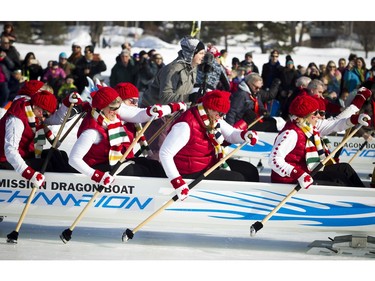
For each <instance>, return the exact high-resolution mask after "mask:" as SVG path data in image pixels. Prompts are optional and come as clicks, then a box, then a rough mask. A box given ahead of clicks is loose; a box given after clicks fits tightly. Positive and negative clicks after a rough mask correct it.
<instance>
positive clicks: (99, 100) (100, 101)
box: [91, 86, 119, 110]
mask: <svg viewBox="0 0 375 281" xmlns="http://www.w3.org/2000/svg"><path fill="white" fill-rule="evenodd" d="M98 87H99V90H97V91H96V92H92V93H91V97H92V103H91V105H92V107H94V108H97V109H100V110H102V109H103V108H105V107H107V106H109V105H110V104H111V103H112V102H113V101H115V100H116V99H117V98H118V97H119V94H118V93H117V92H116V90H115V89H113V88H111V87H101V86H98Z"/></svg>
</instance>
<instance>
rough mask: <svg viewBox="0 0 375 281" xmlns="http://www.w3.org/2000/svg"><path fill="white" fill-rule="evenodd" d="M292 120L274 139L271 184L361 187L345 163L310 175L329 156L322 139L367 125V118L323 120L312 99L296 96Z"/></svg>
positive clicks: (292, 104)
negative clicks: (359, 125) (334, 133)
mask: <svg viewBox="0 0 375 281" xmlns="http://www.w3.org/2000/svg"><path fill="white" fill-rule="evenodd" d="M289 112H290V114H291V119H290V120H289V121H288V122H287V123H286V125H285V127H284V128H283V129H282V131H280V133H279V134H278V136H277V137H276V140H275V143H274V146H273V149H272V151H271V154H270V155H271V156H270V158H269V162H268V163H269V165H270V167H271V169H272V171H271V182H275V183H289V184H297V183H298V184H299V185H300V186H301V187H302V188H309V186H310V185H311V184H313V183H314V182H315V183H317V184H326V185H335V186H352V187H353V186H356V187H364V186H365V185H364V184H363V182H362V181H361V180H360V178H359V176H358V175H357V173H356V172H355V171H354V170H353V168H352V167H351V166H350V164H348V163H337V164H331V165H325V167H324V171H321V172H317V173H316V174H315V175H314V176H311V173H312V171H313V170H314V168H315V167H316V166H317V165H318V164H319V163H320V162H321V161H322V160H324V159H325V157H327V156H328V148H327V147H326V145H325V143H324V142H323V141H322V139H321V138H322V137H324V136H327V135H328V134H330V133H332V132H338V131H343V130H345V129H348V128H351V127H353V126H355V125H357V124H361V125H365V126H368V120H370V116H368V115H367V114H359V115H358V114H353V115H352V116H350V117H348V118H341V119H322V118H320V117H319V114H320V113H319V103H318V101H317V100H316V98H315V97H312V96H309V95H299V96H297V97H296V98H295V99H294V100H293V101H292V103H291V104H290V109H289Z"/></svg>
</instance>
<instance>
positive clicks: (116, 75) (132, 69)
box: [109, 49, 138, 87]
mask: <svg viewBox="0 0 375 281" xmlns="http://www.w3.org/2000/svg"><path fill="white" fill-rule="evenodd" d="M137 75H138V67H137V66H136V65H135V63H134V61H133V60H131V59H130V52H129V51H128V50H127V49H125V50H123V51H122V52H121V55H120V61H118V62H116V64H115V65H114V66H113V67H112V69H111V75H110V77H109V85H110V86H111V87H115V86H116V85H117V84H118V83H121V82H129V83H132V84H134V85H135V84H136V83H137Z"/></svg>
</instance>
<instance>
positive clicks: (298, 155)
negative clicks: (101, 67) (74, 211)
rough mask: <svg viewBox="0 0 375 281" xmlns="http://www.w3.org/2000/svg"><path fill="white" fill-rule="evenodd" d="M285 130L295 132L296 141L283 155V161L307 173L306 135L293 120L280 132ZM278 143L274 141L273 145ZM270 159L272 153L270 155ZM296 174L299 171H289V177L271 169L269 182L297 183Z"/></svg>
mask: <svg viewBox="0 0 375 281" xmlns="http://www.w3.org/2000/svg"><path fill="white" fill-rule="evenodd" d="M287 130H293V131H295V132H296V133H297V137H298V139H297V143H296V146H295V147H294V148H293V150H292V151H291V152H289V154H288V155H286V156H285V162H287V163H288V164H290V165H292V166H294V167H297V169H299V170H301V169H302V170H303V171H305V172H306V173H309V170H308V169H307V164H306V141H307V137H306V135H305V133H304V132H303V131H302V130H301V129H300V128H299V127H298V126H297V125H296V124H295V123H293V122H290V121H289V122H287V123H286V125H285V126H284V128H283V129H282V131H280V133H281V132H284V131H287ZM277 145H278V144H277V143H275V144H274V146H277ZM270 157H271V159H272V155H270ZM296 174H300V173H293V172H292V173H291V175H290V177H288V176H286V177H282V176H280V175H279V174H278V173H276V172H274V171H271V182H277V183H297V182H298V176H297V175H296Z"/></svg>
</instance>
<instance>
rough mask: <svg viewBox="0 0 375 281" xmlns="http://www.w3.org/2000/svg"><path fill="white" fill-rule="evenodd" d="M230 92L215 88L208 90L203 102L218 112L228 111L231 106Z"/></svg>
mask: <svg viewBox="0 0 375 281" xmlns="http://www.w3.org/2000/svg"><path fill="white" fill-rule="evenodd" d="M229 98H230V93H229V92H226V91H220V90H213V91H211V92H207V93H206V94H205V95H204V96H203V98H202V103H203V106H204V107H205V108H209V109H212V110H216V111H218V112H222V113H227V112H228V111H229V108H230V99H229Z"/></svg>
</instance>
